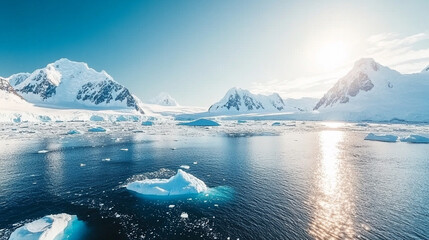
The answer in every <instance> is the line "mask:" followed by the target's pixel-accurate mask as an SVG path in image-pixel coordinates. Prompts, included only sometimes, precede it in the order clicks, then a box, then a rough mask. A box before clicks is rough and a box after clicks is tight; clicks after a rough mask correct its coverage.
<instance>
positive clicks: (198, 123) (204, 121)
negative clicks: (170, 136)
mask: <svg viewBox="0 0 429 240" xmlns="http://www.w3.org/2000/svg"><path fill="white" fill-rule="evenodd" d="M177 125H183V126H204V127H206V126H220V124H219V123H217V122H215V121H213V120H209V119H204V118H201V119H198V120H195V121H192V122H184V123H179V124H177Z"/></svg>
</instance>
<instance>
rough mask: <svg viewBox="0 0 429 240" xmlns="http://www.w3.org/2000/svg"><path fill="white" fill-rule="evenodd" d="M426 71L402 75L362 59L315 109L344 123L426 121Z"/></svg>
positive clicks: (428, 101) (428, 80) (428, 94)
mask: <svg viewBox="0 0 429 240" xmlns="http://www.w3.org/2000/svg"><path fill="white" fill-rule="evenodd" d="M428 109H429V71H426V69H425V70H424V71H422V72H421V73H414V74H401V73H399V72H397V71H395V70H392V69H390V68H388V67H385V66H382V65H380V64H378V63H376V62H375V61H374V60H373V59H361V60H359V61H357V62H356V63H355V64H354V67H353V69H352V70H351V71H350V72H349V73H348V74H347V75H346V76H344V77H343V78H341V79H339V80H338V82H337V83H336V84H335V85H334V86H333V87H332V88H331V89H330V90H329V91H328V92H327V93H326V94H325V95H324V96H323V97H322V98H321V99H320V101H319V102H318V103H317V104H316V106H315V107H314V110H318V111H319V112H320V113H322V114H326V116H331V117H333V118H336V119H344V120H374V121H379V120H381V121H388V120H392V119H402V120H407V121H429V111H428Z"/></svg>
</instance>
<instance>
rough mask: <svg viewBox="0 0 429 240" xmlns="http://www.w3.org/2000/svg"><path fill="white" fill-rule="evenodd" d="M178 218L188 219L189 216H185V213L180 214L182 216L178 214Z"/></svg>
mask: <svg viewBox="0 0 429 240" xmlns="http://www.w3.org/2000/svg"><path fill="white" fill-rule="evenodd" d="M180 217H181V218H188V217H189V216H188V214H187V213H185V212H182V214H180Z"/></svg>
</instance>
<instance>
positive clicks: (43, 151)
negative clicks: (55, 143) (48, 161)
mask: <svg viewBox="0 0 429 240" xmlns="http://www.w3.org/2000/svg"><path fill="white" fill-rule="evenodd" d="M47 152H49V151H48V150H46V149H44V150H40V151H37V153H47Z"/></svg>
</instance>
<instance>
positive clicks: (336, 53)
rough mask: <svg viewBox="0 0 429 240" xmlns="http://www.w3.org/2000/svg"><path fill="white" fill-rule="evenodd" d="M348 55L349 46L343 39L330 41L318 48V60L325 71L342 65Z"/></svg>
mask: <svg viewBox="0 0 429 240" xmlns="http://www.w3.org/2000/svg"><path fill="white" fill-rule="evenodd" d="M346 57H347V47H346V45H345V44H344V43H343V42H342V41H336V42H330V43H328V44H326V45H324V46H322V47H321V48H320V49H318V55H317V62H318V64H319V66H321V67H322V68H323V69H324V70H325V71H329V70H334V69H336V68H338V67H340V66H341V65H342V64H343V62H344V61H345V60H346Z"/></svg>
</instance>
